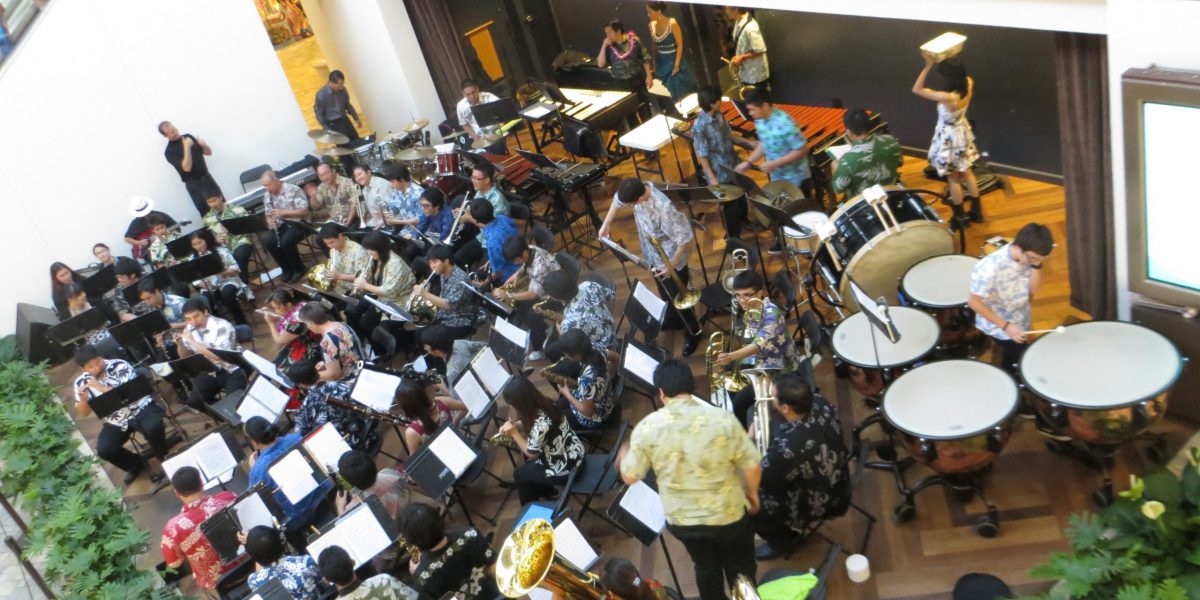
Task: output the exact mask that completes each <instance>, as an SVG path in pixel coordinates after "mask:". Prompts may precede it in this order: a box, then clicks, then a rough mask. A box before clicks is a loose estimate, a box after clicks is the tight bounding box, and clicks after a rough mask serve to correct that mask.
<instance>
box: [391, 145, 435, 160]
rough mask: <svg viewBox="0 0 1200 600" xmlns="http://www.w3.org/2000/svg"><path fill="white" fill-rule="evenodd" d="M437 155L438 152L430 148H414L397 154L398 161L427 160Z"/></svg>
mask: <svg viewBox="0 0 1200 600" xmlns="http://www.w3.org/2000/svg"><path fill="white" fill-rule="evenodd" d="M436 155H437V150H435V149H433V148H430V147H429V146H414V147H412V148H405V149H404V150H401V151H399V152H397V153H396V160H425V159H427V158H432V157H434V156H436Z"/></svg>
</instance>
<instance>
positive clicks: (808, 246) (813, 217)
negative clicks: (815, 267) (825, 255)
mask: <svg viewBox="0 0 1200 600" xmlns="http://www.w3.org/2000/svg"><path fill="white" fill-rule="evenodd" d="M792 222H793V223H795V224H796V225H798V226H800V227H804V228H805V229H807V230H808V233H805V232H804V231H803V230H800V229H793V228H791V227H784V228H783V237H784V239H785V240H786V241H787V244H788V245H789V246H791V247H792V248H795V249H796V251H797V252H799V253H800V254H803V255H805V256H812V253H813V252H816V250H817V247H818V246H819V245H820V243H821V241H820V238H818V237H817V232H818V231H820V230H821V227H823V226H824V225H825V224H826V223H828V222H829V215H827V214H825V213H823V212H821V211H818V210H810V211H808V212H802V213H800V214H798V215H796V216H794V217H792Z"/></svg>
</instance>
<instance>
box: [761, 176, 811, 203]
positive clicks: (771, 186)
mask: <svg viewBox="0 0 1200 600" xmlns="http://www.w3.org/2000/svg"><path fill="white" fill-rule="evenodd" d="M762 190H763V191H764V192H766V193H767V194H768V195H770V196H781V195H786V196H787V200H789V201H791V200H800V199H803V198H804V192H802V191H800V188H799V187H798V186H797V185H796V184H794V183H792V182H790V181H784V180H782V179H777V180H775V181H772V182H770V183H768V184H767V185H764V186H762Z"/></svg>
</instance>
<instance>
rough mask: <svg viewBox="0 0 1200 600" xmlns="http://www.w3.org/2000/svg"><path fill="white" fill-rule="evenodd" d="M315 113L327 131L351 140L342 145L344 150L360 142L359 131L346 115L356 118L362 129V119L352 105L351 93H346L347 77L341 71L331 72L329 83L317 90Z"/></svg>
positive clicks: (314, 105) (314, 104)
mask: <svg viewBox="0 0 1200 600" xmlns="http://www.w3.org/2000/svg"><path fill="white" fill-rule="evenodd" d="M313 113H314V114H315V115H316V117H317V122H318V123H320V124H321V127H322V128H324V129H325V131H336V132H337V133H340V134H342V135H344V136H346V137H348V138H350V141H349V142H346V143H345V144H340V145H341V146H342V147H343V148H349V147H351V146H353V145H354V142H355V141H356V140H358V130H356V129H355V128H354V125H351V124H350V119H348V118H346V115H350V116H351V117H354V122H355V123H357V124H358V126H359V127H362V119H360V118H359V117H358V111H357V110H354V105H353V104H350V92H348V91H346V76H345V75H343V74H342V72H341V71H339V70H337V69H334V70H332V71H330V72H329V83H327V84H325V85H324V86H323V87H322V88H321V89H319V90H317V97H316V99H315V100H314V101H313Z"/></svg>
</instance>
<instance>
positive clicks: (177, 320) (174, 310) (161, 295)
mask: <svg viewBox="0 0 1200 600" xmlns="http://www.w3.org/2000/svg"><path fill="white" fill-rule="evenodd" d="M137 290H138V298H140V299H141V301H140V302H138V303H137V304H135V305H134V306H133V314H135V315H137V316H139V317H140V316H142V315H147V314H150V313H152V312H154V311H156V310H158V311H162V314H163V317H164V318H166V320H167V323H169V324H170V325H171V329H170V331H166V332H163V334H162V338H161V339H162V347H163V350H164V351H166V353H167V358H168V359H170V360H175V359H177V358H179V345H178V343H177V342H178V340H179V335H180V334H181V333H183V330H184V328H185V327H187V322H186V321H185V320H184V318H183V307H184V305H185V304H186V303H187V299H185V298H183V297H181V296H176V295H175V294H169V293H167V292H166V291H164V290H163V289H162V288H160V287H158V284H156V283H155V282H154V280H153V279H143V280H141V281H139V282H138V286H137ZM168 379H170V378H168Z"/></svg>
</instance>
